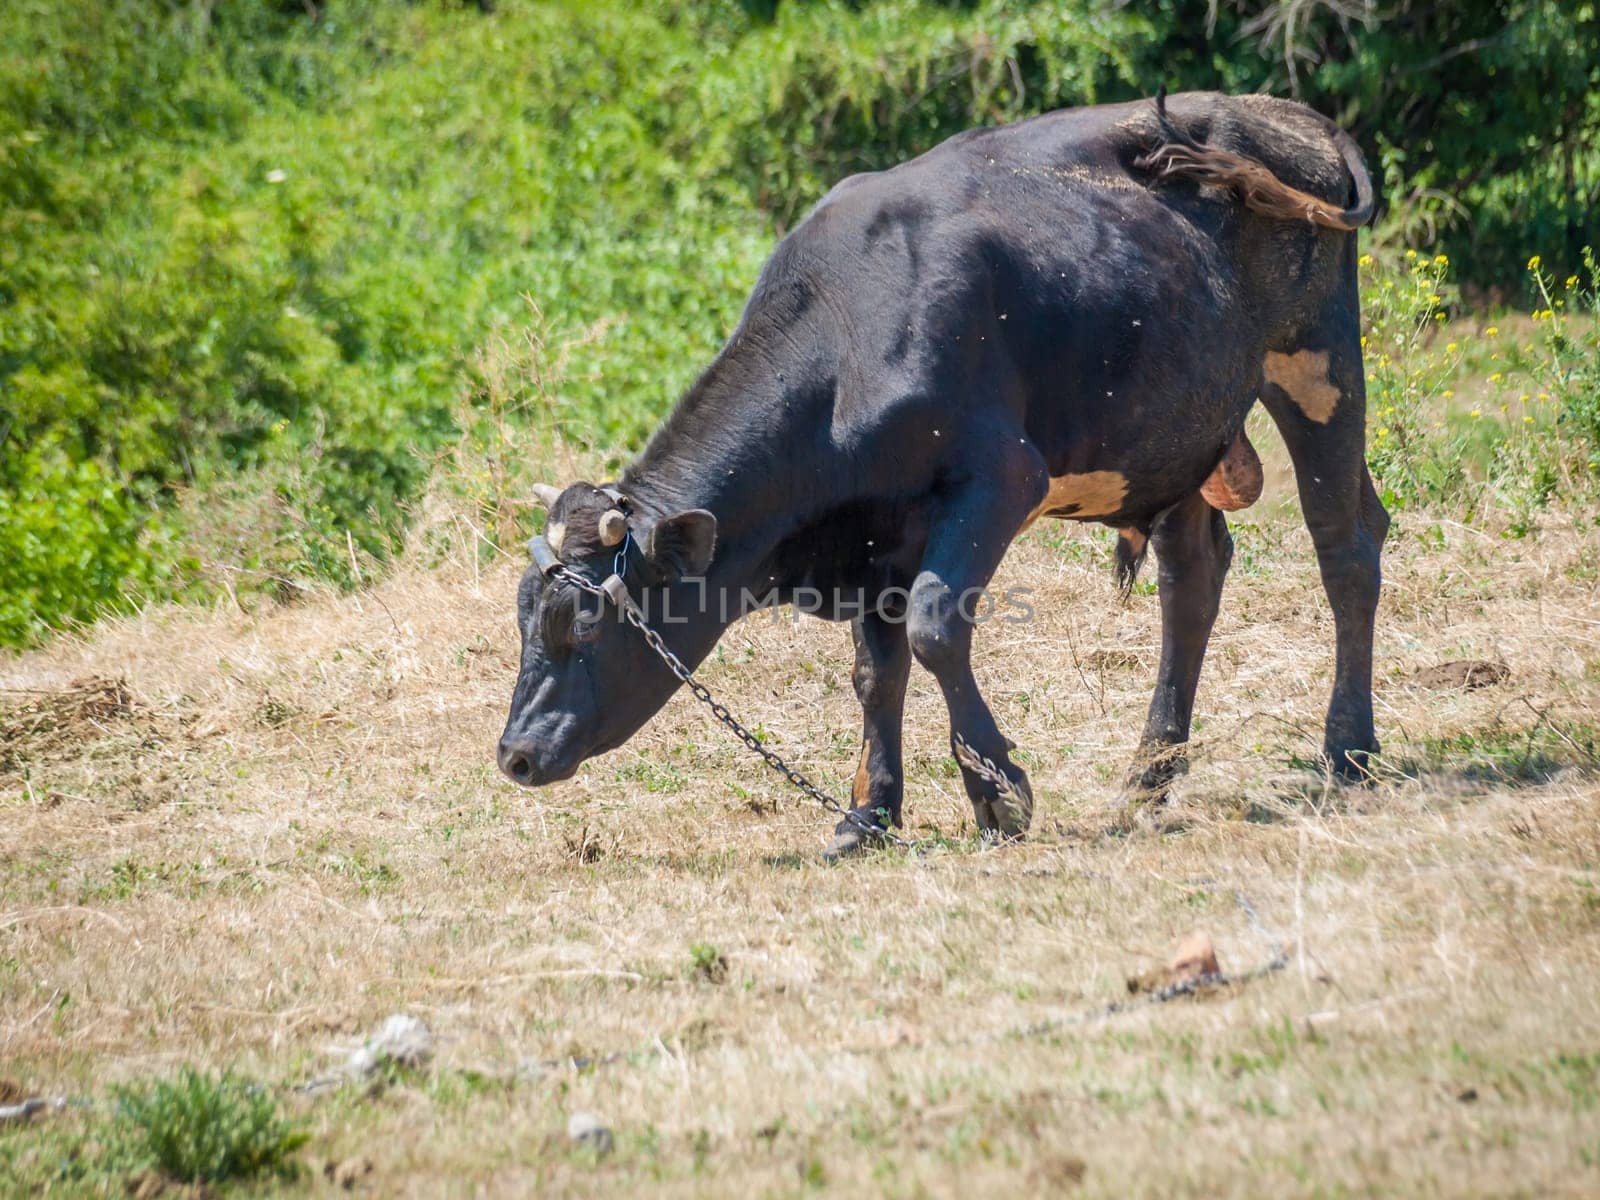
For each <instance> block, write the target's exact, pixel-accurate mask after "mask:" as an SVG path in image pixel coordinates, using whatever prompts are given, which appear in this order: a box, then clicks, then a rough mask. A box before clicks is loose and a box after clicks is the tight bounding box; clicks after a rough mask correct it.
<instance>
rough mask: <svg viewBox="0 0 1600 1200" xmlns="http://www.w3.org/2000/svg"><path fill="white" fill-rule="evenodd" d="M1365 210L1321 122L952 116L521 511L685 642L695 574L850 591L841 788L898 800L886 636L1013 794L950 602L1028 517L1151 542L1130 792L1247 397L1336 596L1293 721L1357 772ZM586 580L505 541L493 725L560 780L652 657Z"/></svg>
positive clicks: (753, 588)
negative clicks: (850, 655) (586, 606)
mask: <svg viewBox="0 0 1600 1200" xmlns="http://www.w3.org/2000/svg"><path fill="white" fill-rule="evenodd" d="M1169 114H1170V115H1169ZM1346 204H1348V205H1349V207H1341V206H1343V205H1346ZM1373 206H1374V201H1373V194H1372V185H1371V181H1370V179H1369V177H1368V175H1367V171H1366V167H1365V165H1364V163H1363V162H1362V159H1361V155H1360V152H1359V151H1358V150H1357V149H1356V147H1355V145H1354V143H1353V142H1352V141H1351V140H1350V139H1349V138H1348V137H1347V136H1346V135H1345V134H1344V133H1343V132H1342V131H1340V130H1339V129H1337V128H1336V127H1335V126H1334V125H1332V124H1331V123H1329V122H1328V121H1326V120H1324V119H1323V118H1322V117H1320V116H1318V115H1317V114H1315V113H1313V112H1312V111H1310V110H1309V109H1306V108H1304V107H1302V106H1300V105H1297V104H1293V103H1289V102H1286V101H1280V100H1274V99H1271V98H1267V97H1260V96H1249V97H1228V96H1222V95H1216V94H1209V93H1190V94H1184V95H1179V96H1174V97H1172V98H1171V100H1170V102H1169V103H1168V104H1167V105H1166V107H1165V109H1163V108H1162V107H1161V106H1160V104H1159V102H1158V104H1157V105H1151V104H1150V103H1148V102H1144V103H1138V104H1120V105H1106V106H1101V107H1095V108H1083V109H1072V110H1066V111H1062V112H1057V113H1051V114H1049V115H1046V116H1042V117H1038V118H1035V119H1033V120H1028V121H1022V122H1019V123H1017V124H1015V125H1010V126H1006V127H1003V128H998V129H982V130H973V131H970V132H968V133H964V134H962V135H960V136H958V137H955V138H952V139H951V140H949V141H948V142H945V143H944V144H943V145H941V146H939V147H937V148H936V149H934V150H931V151H929V152H928V153H927V154H924V155H922V156H921V157H920V158H917V159H914V160H912V161H911V162H908V163H905V164H903V165H901V166H898V167H895V168H894V169H892V170H889V171H884V172H880V173H876V174H870V175H858V176H854V177H852V178H850V179H847V180H845V181H844V182H843V183H841V184H839V185H838V186H837V187H835V188H834V189H833V190H832V191H831V192H830V193H829V194H828V195H827V196H826V197H825V198H824V199H823V200H822V202H821V203H820V204H818V205H817V207H816V209H815V210H814V211H813V212H812V213H811V214H810V216H809V217H807V219H806V220H805V221H804V222H803V223H802V224H801V225H800V226H799V227H798V228H796V229H795V230H794V231H793V232H792V233H790V234H789V235H788V236H787V237H786V238H784V240H783V241H782V243H781V244H780V245H779V246H778V248H777V250H776V251H775V252H774V253H773V255H772V258H771V260H770V261H769V262H768V263H767V265H766V267H765V268H764V269H763V271H762V272H761V277H760V279H759V280H758V282H757V284H756V288H755V291H754V293H753V294H752V295H751V297H750V300H749V302H748V304H747V305H746V307H745V310H744V314H743V316H742V318H741V319H740V322H739V325H738V328H737V329H735V330H734V332H733V335H732V337H731V338H730V339H729V341H728V344H727V345H726V346H725V347H724V348H723V350H722V352H721V353H720V354H719V355H718V356H717V358H716V360H715V361H714V362H713V363H712V364H711V366H710V367H709V368H708V369H707V371H706V372H705V374H704V375H703V376H702V377H701V378H700V379H699V381H698V382H697V383H696V384H695V385H694V387H693V388H692V389H691V390H690V391H689V393H688V395H686V396H685V397H684V398H683V400H682V401H681V402H680V403H679V404H678V406H677V408H676V409H675V410H674V411H673V413H672V415H671V416H670V417H669V418H668V420H667V421H666V422H665V424H663V425H662V427H661V428H660V429H659V430H658V431H657V432H656V434H655V436H654V437H653V438H652V439H651V441H650V443H649V445H648V446H647V447H646V448H645V450H644V451H643V453H642V454H640V455H639V457H638V458H637V460H635V461H634V463H633V464H632V465H631V466H630V467H628V468H627V470H626V471H625V472H624V473H623V475H622V477H621V479H620V480H618V481H617V482H615V483H614V484H611V485H609V486H608V487H607V488H605V489H604V490H602V489H601V488H597V487H596V486H594V485H591V484H587V483H575V484H572V485H571V486H570V487H567V488H566V489H565V490H562V491H557V490H556V489H554V488H547V489H543V490H542V492H541V496H542V498H543V500H544V502H545V504H546V506H547V507H548V508H549V524H548V526H547V531H546V539H547V542H548V543H549V544H550V545H552V546H553V547H554V548H555V550H556V551H557V552H558V553H559V555H560V557H561V559H562V561H563V562H564V563H565V564H566V566H567V567H568V568H569V569H571V570H573V571H576V572H580V573H583V574H585V575H587V576H588V577H589V578H591V579H594V580H597V581H598V580H599V579H602V578H604V577H606V576H608V575H610V574H611V573H612V567H613V562H614V559H615V556H616V554H617V550H618V547H619V545H620V548H621V550H622V554H623V557H622V560H621V561H622V566H623V567H624V571H623V574H624V576H625V578H626V580H627V583H628V586H629V589H630V594H632V595H633V596H634V597H635V598H636V599H638V600H640V601H641V603H650V605H651V607H652V609H653V610H654V611H655V612H657V613H660V612H661V611H663V609H664V608H668V607H670V610H671V611H672V612H673V613H674V614H675V615H676V621H675V623H671V624H667V623H661V624H660V625H659V628H660V631H661V633H662V635H663V636H664V637H665V639H666V641H667V643H668V645H669V646H670V647H671V648H672V649H673V650H674V651H675V652H676V653H677V654H678V655H679V656H680V657H681V658H682V659H683V660H684V661H685V662H687V663H689V664H690V665H691V666H692V665H694V664H696V663H698V662H700V661H701V660H702V659H703V658H704V657H705V656H706V655H707V654H708V653H709V652H710V650H711V648H712V647H713V646H714V645H715V643H716V641H717V639H718V638H719V637H720V636H721V634H722V632H723V630H724V629H725V628H726V627H727V625H728V623H729V622H730V621H731V620H733V619H735V617H736V616H737V610H738V606H737V605H733V606H730V605H729V604H728V603H726V600H725V599H724V600H723V601H722V602H720V603H719V602H717V601H716V599H715V598H716V597H723V598H725V597H727V596H729V595H735V596H737V595H740V594H743V593H750V594H768V593H770V594H772V595H775V596H776V597H777V598H778V599H779V600H780V601H791V600H793V598H794V597H795V596H796V595H797V594H799V592H800V590H801V589H815V592H808V593H806V594H807V595H808V596H810V595H814V594H816V593H820V594H821V595H822V596H823V597H837V596H844V597H848V598H850V603H849V604H848V605H847V606H846V605H836V604H834V603H832V602H831V601H829V602H825V603H824V605H823V608H822V615H823V616H827V617H835V618H839V617H846V616H848V617H852V618H853V619H854V624H853V633H854V639H855V649H856V666H855V673H854V680H855V687H856V692H857V695H858V696H859V698H860V701H861V707H862V710H863V714H864V732H863V750H862V757H861V763H860V767H859V769H858V771H857V773H856V778H855V785H854V789H853V804H854V807H855V808H856V809H857V811H859V812H861V813H862V814H867V815H872V816H874V817H875V818H876V819H879V820H887V821H889V822H893V823H896V824H898V823H899V822H900V819H901V798H902V792H903V787H904V780H903V769H902V764H901V717H902V712H903V707H904V700H905V694H906V680H907V675H908V672H909V670H910V664H911V659H912V658H913V657H914V658H915V659H916V660H917V661H918V662H919V663H921V664H922V665H923V667H925V668H926V669H927V670H928V671H930V672H931V673H932V674H933V676H934V678H935V679H936V680H937V681H938V684H939V687H940V689H941V690H942V692H943V694H944V699H945V703H946V705H947V707H948V709H949V713H950V729H951V737H952V739H954V738H956V737H957V736H959V737H961V738H962V739H964V740H965V741H966V743H967V744H968V745H969V746H970V747H972V749H974V750H975V751H977V753H979V754H981V755H983V756H985V757H987V758H989V759H991V760H992V761H993V762H994V763H996V764H998V765H999V767H1000V769H1001V770H1003V771H1004V772H1005V774H1006V775H1007V776H1008V777H1009V778H1011V779H1012V780H1013V781H1014V782H1015V784H1016V787H1017V789H1018V792H1017V794H1018V795H1021V796H1027V795H1028V794H1029V792H1028V783H1027V778H1026V776H1025V775H1024V773H1023V771H1022V770H1021V769H1020V768H1019V767H1017V766H1016V765H1015V764H1014V763H1013V762H1012V761H1011V759H1010V757H1009V754H1008V751H1009V750H1010V748H1011V744H1010V742H1009V741H1008V740H1007V739H1006V738H1005V737H1004V735H1003V734H1002V733H1001V732H1000V730H999V729H998V728H997V727H996V725H995V721H994V718H993V716H992V715H991V714H990V711H989V708H988V705H987V704H986V703H985V702H984V699H983V697H982V695H981V694H980V693H979V690H978V687H977V684H976V682H975V680H974V677H973V672H972V667H971V664H970V651H971V645H972V634H973V620H972V617H973V616H974V608H975V606H974V605H973V604H971V603H970V602H969V603H967V604H962V603H961V599H962V597H963V596H966V595H969V594H970V593H971V591H972V589H981V588H983V587H985V586H986V585H987V584H988V582H989V579H990V577H991V575H992V574H993V573H994V571H995V568H996V567H997V565H998V564H999V562H1000V560H1001V557H1002V556H1003V555H1004V554H1005V552H1006V548H1007V547H1008V546H1009V545H1010V544H1011V542H1012V540H1013V539H1014V538H1015V537H1016V536H1017V534H1018V533H1019V532H1020V531H1021V530H1023V529H1025V528H1026V527H1027V526H1028V525H1029V524H1030V523H1031V522H1032V521H1033V520H1034V519H1036V518H1038V517H1040V516H1054V517H1065V518H1071V519H1074V520H1092V521H1098V522H1101V523H1102V524H1105V525H1109V526H1112V527H1114V528H1116V529H1118V530H1120V531H1121V537H1120V540H1119V542H1118V546H1117V549H1118V556H1117V557H1118V565H1119V570H1120V572H1121V574H1122V577H1123V581H1124V585H1125V586H1126V585H1127V584H1128V583H1131V580H1132V575H1133V572H1134V571H1135V570H1136V569H1137V567H1138V564H1139V561H1140V559H1141V558H1142V557H1143V555H1144V552H1145V548H1146V546H1147V545H1153V546H1154V548H1155V551H1156V556H1157V560H1158V564H1159V581H1160V599H1161V616H1162V647H1161V665H1160V668H1159V672H1158V675H1157V679H1156V687H1155V695H1154V698H1153V699H1152V701H1151V704H1150V711H1149V716H1148V719H1147V721H1146V723H1145V728H1144V735H1143V739H1142V742H1141V746H1140V751H1139V754H1138V757H1137V759H1136V761H1135V764H1134V768H1133V771H1132V774H1131V776H1130V780H1129V785H1130V788H1132V789H1134V790H1135V791H1138V792H1142V793H1144V794H1146V795H1151V796H1160V795H1162V794H1164V792H1165V789H1166V787H1167V785H1168V784H1169V782H1170V781H1171V779H1172V777H1173V775H1174V773H1175V772H1176V771H1177V770H1178V769H1180V768H1181V766H1182V750H1181V747H1182V745H1183V743H1184V742H1185V741H1187V739H1188V735H1189V722H1190V713H1191V709H1192V707H1193V702H1194V694H1195V685H1196V682H1197V680H1198V678H1199V673H1200V664H1201V660H1202V659H1203V657H1204V655H1205V649H1206V643H1207V640H1208V638H1209V636H1210V632H1211V627H1212V624H1213V622H1214V620H1215V618H1216V615H1217V607H1218V602H1219V598H1220V594H1221V590H1222V583H1223V577H1224V575H1225V574H1226V573H1227V570H1228V564H1229V560H1230V558H1231V556H1232V542H1231V540H1230V538H1229V535H1228V529H1227V523H1226V521H1225V520H1224V518H1223V514H1222V511H1221V510H1222V509H1227V508H1234V507H1238V506H1240V505H1241V504H1244V503H1248V502H1249V501H1251V500H1253V499H1254V498H1255V496H1256V494H1257V493H1258V491H1259V484H1260V465H1259V460H1257V459H1256V458H1255V455H1254V452H1253V451H1252V450H1251V449H1250V447H1249V443H1248V442H1247V441H1245V440H1244V438H1243V432H1242V430H1243V425H1244V420H1245V415H1246V413H1247V412H1248V411H1249V410H1250V408H1251V406H1252V405H1253V404H1254V403H1255V402H1256V400H1257V399H1258V398H1259V399H1260V401H1261V402H1262V403H1263V404H1264V405H1265V406H1266V408H1267V410H1268V412H1269V413H1270V414H1271V416H1272V418H1273V420H1274V421H1275V423H1276V424H1277V427H1278V429H1279V430H1280V431H1281V433H1282V435H1283V438H1284V441H1285V442H1286V444H1287V446H1288V449H1289V453H1290V455H1291V457H1292V458H1293V461H1294V468H1295V474H1296V477H1297V480H1298V484H1299V491H1300V500H1301V504H1302V508H1303V510H1304V513H1305V520H1306V524H1307V526H1308V527H1309V529H1310V532H1311V536H1312V540H1313V543H1314V545H1315V548H1316V554H1317V560H1318V564H1319V566H1320V568H1321V574H1322V581H1323V585H1324V587H1325V588H1326V591H1327V594H1328V599H1329V601H1330V603H1331V605H1332V609H1333V616H1334V624H1335V630H1336V638H1337V650H1336V664H1335V677H1334V685H1333V696H1332V699H1331V701H1330V703H1329V705H1328V714H1327V725H1326V733H1325V750H1326V753H1327V756H1328V759H1329V761H1330V763H1331V765H1332V766H1333V768H1334V769H1335V770H1336V771H1339V772H1341V773H1344V774H1347V775H1349V774H1358V773H1359V772H1360V771H1361V768H1362V765H1363V763H1364V762H1365V760H1366V757H1367V755H1369V754H1371V753H1373V752H1375V751H1376V749H1377V744H1378V743H1377V739H1376V737H1375V735H1374V732H1373V723H1372V691H1371V688H1372V682H1371V680H1372V635H1373V615H1374V610H1375V608H1376V605H1377V599H1378V577H1379V553H1380V548H1381V545H1382V542H1383V538H1384V533H1385V529H1386V527H1387V525H1388V518H1387V515H1386V514H1385V512H1384V510H1383V507H1382V505H1381V504H1380V503H1379V501H1378V498H1377V495H1376V493H1375V492H1374V490H1373V487H1372V482H1371V479H1370V478H1369V476H1368V474H1367V470H1366V466H1365V462H1364V457H1363V447H1364V441H1365V417H1366V413H1365V384H1364V379H1363V374H1362V363H1361V334H1360V309H1359V302H1358V297H1357V284H1356V235H1355V232H1354V231H1355V229H1356V228H1357V227H1359V226H1360V225H1362V224H1365V223H1366V222H1367V221H1369V220H1370V219H1371V216H1372V212H1373ZM863 594H864V595H865V596H866V597H867V610H866V611H865V612H864V614H862V613H861V612H860V610H859V609H855V608H854V603H855V598H857V597H859V596H861V595H863ZM583 598H584V597H582V596H581V594H580V593H579V591H578V589H577V588H575V587H574V586H573V585H572V584H570V583H568V582H565V581H561V580H559V579H552V578H547V577H546V576H545V575H543V574H542V573H541V572H540V571H539V570H537V569H530V570H529V572H528V574H527V575H526V576H525V577H524V579H523V581H522V585H521V588H520V592H519V595H518V622H519V628H520V631H521V636H522V663H521V667H520V670H519V674H518V678H517V683H516V690H515V694H514V697H513V700H512V704H511V715H510V719H509V720H508V722H507V724H506V728H505V733H504V736H503V737H502V739H501V742H500V748H499V758H500V765H501V768H502V769H503V770H504V771H505V773H506V774H507V775H509V776H510V777H511V778H512V779H513V780H515V781H516V782H518V783H521V784H526V785H539V784H544V783H549V782H552V781H555V780H558V779H563V778H566V777H568V776H570V775H571V774H572V773H573V772H574V771H575V770H576V769H577V767H578V765H579V764H580V763H581V762H582V761H583V760H584V759H586V758H589V757H591V756H593V755H596V754H599V753H602V752H603V751H606V750H609V749H611V748H613V747H615V746H617V745H620V744H621V743H622V742H623V741H625V740H626V739H627V738H628V737H629V736H631V735H632V734H633V733H634V732H635V731H636V730H637V729H638V728H639V727H640V726H641V725H643V724H644V722H645V721H647V720H648V719H649V718H650V717H651V715H653V714H654V713H655V712H657V711H658V710H659V709H660V708H661V706H662V705H663V704H664V703H665V702H666V700H667V699H668V697H669V696H670V695H671V694H672V692H673V691H674V690H675V688H676V687H677V680H676V679H674V677H673V676H672V675H671V673H670V672H669V671H668V670H667V669H666V668H665V667H664V666H663V665H662V664H661V662H660V661H659V660H658V659H657V658H655V656H654V655H653V654H652V653H651V652H650V650H649V649H648V647H647V646H646V645H645V643H644V639H643V638H642V637H641V636H640V635H639V634H638V631H636V630H634V629H631V628H629V627H627V626H625V625H623V624H621V623H619V622H616V621H599V622H593V621H589V620H586V619H585V618H584V615H583V612H582V611H580V601H581V600H582V599H583ZM708 598H709V599H708ZM730 608H731V609H732V611H730ZM963 777H964V782H965V785H966V790H967V794H968V796H969V797H970V799H971V801H972V805H973V810H974V812H975V814H976V816H977V819H978V822H979V824H980V825H981V826H982V827H984V828H985V829H986V830H989V831H993V832H997V833H1001V834H1014V833H1017V832H1020V829H1021V827H1024V826H1025V825H1026V821H1027V814H1026V812H1016V811H1012V809H1011V808H1010V807H1008V806H1007V805H1005V804H1003V803H999V802H997V801H998V798H997V796H996V790H997V789H996V788H995V786H994V785H993V784H992V783H990V782H988V781H986V780H985V779H984V778H983V777H982V776H981V775H979V774H976V773H973V772H970V771H965V770H964V776H963ZM840 829H841V838H842V844H841V846H840V848H842V849H849V848H852V846H853V844H854V842H855V841H856V840H857V839H856V838H855V836H854V835H852V834H850V833H849V830H848V826H847V825H841V827H840Z"/></svg>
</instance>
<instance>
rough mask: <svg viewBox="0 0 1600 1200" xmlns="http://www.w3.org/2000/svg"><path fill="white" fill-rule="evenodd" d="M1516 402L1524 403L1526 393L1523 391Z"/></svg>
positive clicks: (1526, 396)
mask: <svg viewBox="0 0 1600 1200" xmlns="http://www.w3.org/2000/svg"><path fill="white" fill-rule="evenodd" d="M1517 402H1518V403H1520V404H1526V403H1527V402H1528V393H1527V392H1523V393H1522V395H1520V396H1518V397H1517Z"/></svg>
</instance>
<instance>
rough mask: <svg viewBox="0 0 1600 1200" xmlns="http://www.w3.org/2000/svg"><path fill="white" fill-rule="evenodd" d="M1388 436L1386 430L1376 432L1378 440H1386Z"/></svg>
mask: <svg viewBox="0 0 1600 1200" xmlns="http://www.w3.org/2000/svg"><path fill="white" fill-rule="evenodd" d="M1388 436H1389V431H1388V430H1387V429H1380V430H1378V437H1379V438H1380V439H1382V438H1386V437H1388Z"/></svg>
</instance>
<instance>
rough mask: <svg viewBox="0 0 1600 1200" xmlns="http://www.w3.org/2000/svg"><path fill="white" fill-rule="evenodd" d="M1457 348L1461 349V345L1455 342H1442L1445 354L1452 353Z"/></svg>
mask: <svg viewBox="0 0 1600 1200" xmlns="http://www.w3.org/2000/svg"><path fill="white" fill-rule="evenodd" d="M1459 349H1461V347H1460V346H1459V345H1457V344H1456V343H1455V342H1446V343H1445V344H1444V352H1445V353H1446V354H1454V353H1455V352H1456V351H1457V350H1459Z"/></svg>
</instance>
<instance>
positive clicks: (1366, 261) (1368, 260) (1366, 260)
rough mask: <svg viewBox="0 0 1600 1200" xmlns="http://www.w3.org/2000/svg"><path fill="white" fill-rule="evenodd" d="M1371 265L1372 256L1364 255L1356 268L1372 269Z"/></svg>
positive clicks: (1357, 261)
mask: <svg viewBox="0 0 1600 1200" xmlns="http://www.w3.org/2000/svg"><path fill="white" fill-rule="evenodd" d="M1371 265H1372V255H1370V254H1363V255H1362V256H1361V257H1360V258H1358V259H1356V266H1358V267H1370V266H1371Z"/></svg>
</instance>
